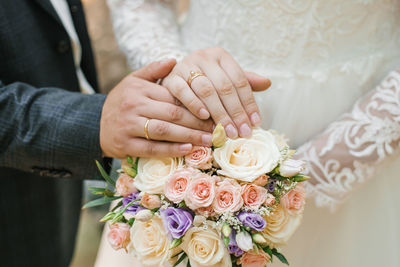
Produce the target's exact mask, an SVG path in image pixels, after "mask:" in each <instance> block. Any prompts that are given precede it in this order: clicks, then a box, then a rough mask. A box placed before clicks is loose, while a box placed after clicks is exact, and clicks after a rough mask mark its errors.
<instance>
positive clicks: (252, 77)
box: [245, 72, 271, 92]
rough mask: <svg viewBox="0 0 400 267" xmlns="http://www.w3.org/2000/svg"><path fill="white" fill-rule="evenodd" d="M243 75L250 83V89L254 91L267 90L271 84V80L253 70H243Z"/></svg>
mask: <svg viewBox="0 0 400 267" xmlns="http://www.w3.org/2000/svg"><path fill="white" fill-rule="evenodd" d="M245 75H246V77H247V80H248V81H249V83H250V86H251V89H253V91H255V92H259V91H264V90H267V89H268V88H269V87H270V86H271V81H270V80H269V79H268V78H265V77H263V76H260V75H258V74H255V73H254V72H245Z"/></svg>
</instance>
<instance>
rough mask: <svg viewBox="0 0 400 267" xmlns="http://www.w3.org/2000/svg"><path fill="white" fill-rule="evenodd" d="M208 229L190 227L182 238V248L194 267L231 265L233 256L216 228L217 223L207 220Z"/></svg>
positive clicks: (225, 266)
mask: <svg viewBox="0 0 400 267" xmlns="http://www.w3.org/2000/svg"><path fill="white" fill-rule="evenodd" d="M207 225H208V227H207V229H204V228H203V227H192V228H190V229H189V230H188V231H187V232H186V234H185V236H184V237H183V239H182V244H181V248H182V249H183V250H184V251H185V253H186V254H187V255H188V258H189V261H190V265H191V266H192V267H200V266H207V267H219V266H220V267H231V266H232V262H231V257H230V255H229V253H228V250H227V249H226V248H225V245H224V243H223V241H222V239H221V233H219V232H218V230H217V229H215V228H214V227H215V223H214V222H211V221H207Z"/></svg>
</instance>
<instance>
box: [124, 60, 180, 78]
mask: <svg viewBox="0 0 400 267" xmlns="http://www.w3.org/2000/svg"><path fill="white" fill-rule="evenodd" d="M175 65H176V60H175V59H173V58H171V59H165V60H162V61H156V62H153V63H150V64H149V65H147V66H144V67H143V68H141V69H138V70H136V71H134V72H132V75H133V76H135V77H137V78H140V79H144V80H147V81H149V82H156V81H157V80H158V79H162V78H164V77H165V76H167V75H168V74H169V73H170V72H171V70H172V69H173V68H174V67H175Z"/></svg>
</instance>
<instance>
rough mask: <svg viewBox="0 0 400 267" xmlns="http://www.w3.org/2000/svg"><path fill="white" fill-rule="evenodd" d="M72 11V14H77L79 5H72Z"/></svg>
mask: <svg viewBox="0 0 400 267" xmlns="http://www.w3.org/2000/svg"><path fill="white" fill-rule="evenodd" d="M70 9H71V12H72V13H75V12H77V11H78V9H79V8H78V6H77V5H72V6H71V7H70Z"/></svg>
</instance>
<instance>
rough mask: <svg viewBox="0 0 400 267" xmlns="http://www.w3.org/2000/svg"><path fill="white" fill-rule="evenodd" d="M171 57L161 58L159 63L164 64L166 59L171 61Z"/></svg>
mask: <svg viewBox="0 0 400 267" xmlns="http://www.w3.org/2000/svg"><path fill="white" fill-rule="evenodd" d="M171 59H173V58H166V59H163V60H161V61H160V64H165V63H167V62H168V61H171Z"/></svg>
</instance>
